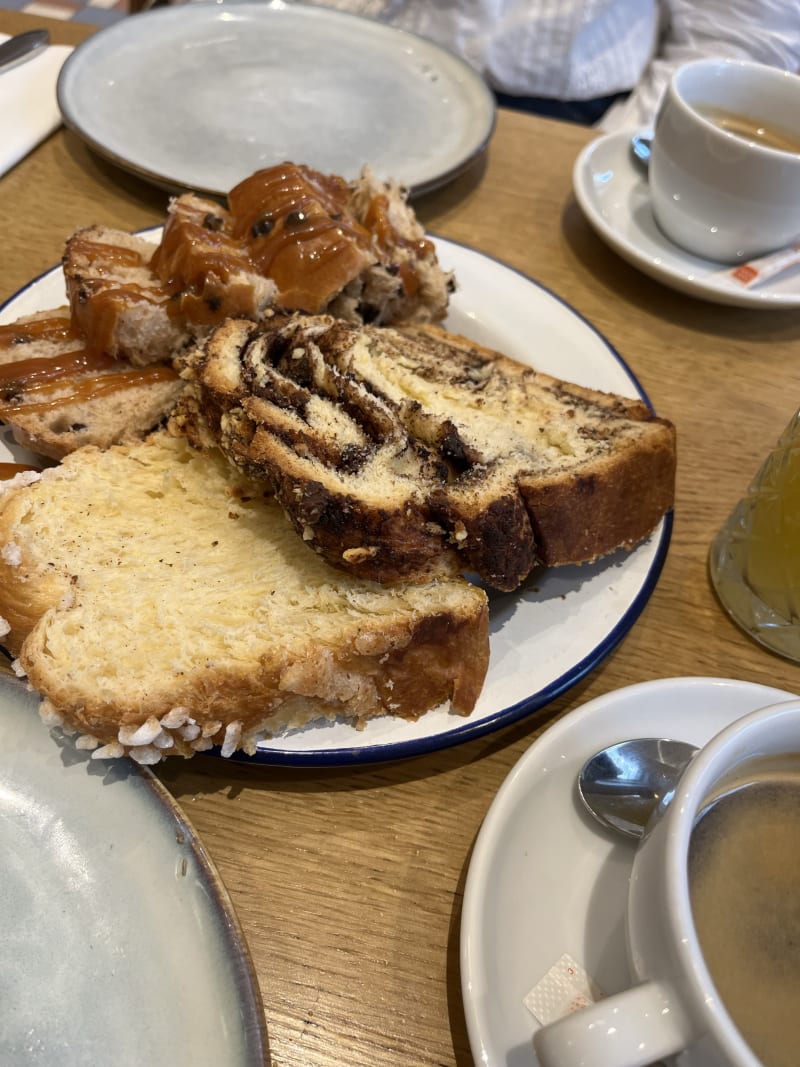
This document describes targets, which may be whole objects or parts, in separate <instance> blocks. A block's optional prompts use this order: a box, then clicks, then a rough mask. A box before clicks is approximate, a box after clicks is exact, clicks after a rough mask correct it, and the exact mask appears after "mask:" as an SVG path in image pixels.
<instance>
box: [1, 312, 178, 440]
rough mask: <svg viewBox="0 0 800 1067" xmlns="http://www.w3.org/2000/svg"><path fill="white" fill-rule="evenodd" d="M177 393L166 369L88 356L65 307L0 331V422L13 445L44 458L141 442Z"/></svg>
mask: <svg viewBox="0 0 800 1067" xmlns="http://www.w3.org/2000/svg"><path fill="white" fill-rule="evenodd" d="M182 389H183V383H182V382H181V381H180V379H179V378H178V375H177V373H176V372H175V371H174V370H173V369H172V367H169V366H164V365H154V366H149V367H133V366H131V364H130V363H127V362H125V361H123V360H117V359H114V358H112V357H111V356H108V355H104V354H99V355H93V354H90V353H89V352H87V351H86V348H85V342H84V340H83V338H82V337H81V336H80V334H79V332H78V331H77V330H76V328H75V324H74V322H73V320H72V317H71V314H70V310H69V308H66V307H62V308H54V309H53V310H50V311H43V312H39V313H37V314H35V315H29V316H25V317H23V318H20V319H17V321H16V322H13V323H10V324H9V325H5V326H0V421H2V422H6V423H8V424H9V425H10V427H11V430H12V433H13V435H14V439H15V440H16V441H17V442H18V444H21V445H23V446H25V447H26V448H30V449H31V450H32V451H34V452H38V453H39V454H40V455H43V456H48V457H49V458H51V459H61V457H62V456H65V455H67V454H68V453H69V452H72V451H74V450H75V449H76V448H81V447H83V446H84V445H87V444H92V445H97V446H98V447H100V448H108V447H109V445H112V444H116V443H117V442H120V441H124V440H132V439H136V438H142V437H145V436H146V435H147V434H149V433H151V432H152V431H153V430H154V429H155V428H156V427H157V426H159V425H160V424H161V423H163V422H165V420H166V418H167V416H168V415H169V413H170V411H171V410H172V408H173V407H174V405H175V402H176V401H177V399H178V396H179V395H180V393H181V391H182Z"/></svg>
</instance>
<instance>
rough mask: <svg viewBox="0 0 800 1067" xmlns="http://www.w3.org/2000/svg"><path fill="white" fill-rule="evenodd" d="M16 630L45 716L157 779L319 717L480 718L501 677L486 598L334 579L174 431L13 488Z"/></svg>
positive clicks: (6, 540) (9, 560) (10, 602)
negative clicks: (162, 767) (491, 649)
mask: <svg viewBox="0 0 800 1067" xmlns="http://www.w3.org/2000/svg"><path fill="white" fill-rule="evenodd" d="M0 616H2V620H0V633H2V634H3V636H2V637H0V642H2V643H3V644H4V645H6V646H7V647H8V648H9V649H10V650H11V651H12V653H13V654H15V655H17V656H18V664H19V669H20V670H21V671H24V672H25V673H26V674H27V676H28V679H29V681H30V683H31V685H32V686H33V687H34V688H35V689H37V690H38V691H39V692H40V693H41V694H42V695H43V697H44V700H43V704H42V712H43V717H44V718H45V720H46V721H47V722H48V723H52V724H61V725H63V726H64V727H65V728H66V729H67V730H73V731H77V732H78V733H79V734H80V735H81V738H80V739H79V741H78V745H79V746H80V747H82V748H93V749H94V750H95V755H96V756H99V757H101V758H105V757H113V756H119V755H122V754H129V755H131V756H133V757H134V758H135V759H137V760H139V761H140V762H143V763H153V762H157V761H158V760H160V759H161V758H162V757H163V756H166V755H182V756H191V755H193V754H194V753H195V752H201V751H203V750H205V749H208V748H211V747H212V746H213V745H220V746H221V747H222V754H223V755H231V754H232V753H233V752H234V751H236V750H237V749H243V750H244V751H246V752H250V753H252V752H253V751H254V749H255V746H256V744H257V742H258V740H259V739H260V738H262V737H264V736H267V735H270V734H274V733H278V732H279V731H281V730H282V729H284V728H286V727H297V726H302V725H303V724H305V723H308V722H310V721H313V720H315V719H319V718H333V717H336V716H340V717H342V718H343V719H345V720H347V721H349V722H351V723H352V724H353V725H354V726H359V725H361V724H363V723H365V722H366V721H367V720H369V719H371V718H372V717H374V716H377V715H397V716H402V717H405V718H409V719H413V718H416V717H418V716H420V715H422V714H423V713H424V712H426V711H428V710H429V709H430V708H432V707H435V706H438V705H440V704H442V703H444V702H447V701H450V702H451V705H452V708H453V709H454V710H455V711H456V712H459V713H461V714H468V713H469V712H470V711H471V710H472V708H473V705H474V703H475V701H476V699H477V696H478V694H479V692H480V689H481V686H482V684H483V680H484V676H485V672H486V668H487V664H488V612H487V603H486V596H485V594H484V593H483V591H482V590H480V589H478V588H476V587H475V586H472V585H470V584H469V583H468V582H466V581H464V580H463V579H461V578H455V579H445V580H442V581H433V582H430V583H427V584H423V585H409V586H396V587H394V588H392V589H391V590H389V589H385V588H383V587H381V586H379V585H376V584H374V583H371V582H365V581H363V580H360V579H358V578H354V577H351V576H349V575H346V574H342V573H341V572H338V571H335V570H333V569H332V568H330V567H329V566H328V565H327V564H326V563H325V562H324V561H323V560H322V559H321V558H320V557H318V556H316V555H315V554H314V553H312V552H308V551H307V550H306V549H305V547H304V546H303V544H302V542H301V541H300V539H299V538H297V537H296V535H295V534H294V531H293V530H292V528H291V526H290V525H289V523H288V522H287V521H286V519H285V516H284V515H283V513H282V511H281V509H280V507H279V506H278V505H277V504H276V503H275V502H274V501H272V500H270V499H267V498H265V497H264V495H263V488H259V487H256V486H254V485H253V484H252V483H250V482H248V480H247V479H246V478H244V477H243V476H242V475H241V474H239V473H238V472H237V471H236V470H235V469H234V468H233V466H232V465H231V464H229V463H228V462H227V461H226V460H225V459H224V458H223V457H222V456H220V454H219V453H218V452H216V451H214V452H211V453H205V454H204V453H200V452H198V451H196V450H194V449H192V448H191V447H190V445H189V444H188V442H187V441H186V440H185V439H182V438H174V437H171V436H170V435H168V434H166V433H160V434H156V435H154V436H153V437H152V438H151V439H149V440H148V441H146V442H139V443H137V444H134V445H129V446H115V447H113V448H111V449H108V450H106V451H99V450H97V449H94V448H84V449H81V450H80V451H78V452H74V453H73V454H72V455H70V456H68V457H67V458H66V459H65V460H64V461H63V463H62V464H61V465H60V466H58V467H53V468H50V469H49V470H46V471H44V472H43V473H42V474H41V476H37V475H32V474H22V475H18V476H17V478H15V479H13V480H12V481H10V482H8V483H4V484H3V486H0Z"/></svg>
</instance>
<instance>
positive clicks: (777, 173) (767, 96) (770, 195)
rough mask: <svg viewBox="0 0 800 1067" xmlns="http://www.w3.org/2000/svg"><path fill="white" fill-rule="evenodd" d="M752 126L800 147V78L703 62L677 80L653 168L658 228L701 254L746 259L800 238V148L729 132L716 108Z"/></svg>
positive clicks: (665, 105)
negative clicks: (781, 135)
mask: <svg viewBox="0 0 800 1067" xmlns="http://www.w3.org/2000/svg"><path fill="white" fill-rule="evenodd" d="M711 109H714V110H719V111H724V112H727V113H729V114H732V115H738V116H743V117H745V118H747V119H750V120H753V122H754V123H755V124H756V125H757V126H762V127H765V128H768V129H769V128H774V129H775V130H776V131H781V132H783V133H785V134H787V135H788V136H789V138H790V140H791V142H795V141H796V143H797V145H798V146H800V76H798V75H797V74H792V73H789V72H788V71H782V70H778V69H776V68H774V67H767V66H763V65H762V64H759V63H750V62H746V61H742V60H733V59H728V60H726V59H700V60H696V61H694V62H691V63H687V64H686V65H685V66H683V67H681V68H680V69H679V70H678V71H676V73H675V74H674V75H673V77H672V79H671V81H670V83H669V86H668V88H667V90H666V92H665V94H664V98H663V100H662V103H661V106H660V109H659V112H658V115H657V118H656V124H655V133H654V138H653V146H652V154H651V158H650V165H649V184H650V193H651V198H652V206H653V213H654V215H655V218H656V222H657V223H658V225H659V227H660V228H661V230H662V231H663V232H664V233H665V234H666V236H667V237H669V238H670V239H671V240H672V241H674V242H675V243H676V244H678V245H680V246H681V247H682V248H684V249H686V250H687V251H688V252H691V253H693V254H694V255H697V256H701V257H703V258H704V259H711V260H716V261H719V262H722V263H736V262H743V261H746V260H747V259H750V258H752V257H754V256H758V255H761V254H763V253H765V252H771V251H774V250H775V249H777V248H782V247H783V246H785V245H788V244H791V243H792V242H793V241H795V240H796V239H797V238H798V237H800V151H784V150H780V149H776V148H770V147H765V146H764V145H763V144H761V143H758V141H757V139H756V138H754V137H752V138H748V136H747V135H741V136H740V135H739V134H735V133H731V132H727V131H726V130H725V129H723V128H722V127H721V126H720V125H717V124H716V122H715V121H712V119H711V118H709V117H708V112H709V110H711Z"/></svg>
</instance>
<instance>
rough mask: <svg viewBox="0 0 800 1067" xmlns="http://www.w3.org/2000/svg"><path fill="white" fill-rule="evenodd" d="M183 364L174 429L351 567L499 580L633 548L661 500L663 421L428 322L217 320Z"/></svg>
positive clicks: (664, 483) (670, 472) (361, 571)
mask: <svg viewBox="0 0 800 1067" xmlns="http://www.w3.org/2000/svg"><path fill="white" fill-rule="evenodd" d="M187 361H188V368H187V371H186V374H187V376H188V377H189V378H190V379H192V382H191V385H190V393H191V395H192V411H193V416H192V419H189V420H186V421H185V422H184V425H187V424H188V423H190V422H192V421H193V423H194V426H195V427H197V426H198V425H199V423H200V422H205V424H206V426H207V428H208V430H209V431H210V433H211V435H212V437H214V438H215V439H216V440H218V441H219V443H220V445H221V447H222V449H223V450H224V451H225V452H226V454H227V455H228V456H229V458H230V459H231V460H232V461H233V462H234V463H236V464H237V465H238V466H239V467H240V468H241V469H242V470H244V471H246V472H247V473H248V475H249V476H250V477H254V478H261V479H263V480H264V481H265V483H266V484H267V485H268V486H269V488H270V490H271V491H272V492H274V494H275V496H276V497H277V499H278V500H279V501H280V503H281V504H282V506H283V507H284V508H285V510H286V512H287V514H288V515H289V517H290V519H291V521H292V523H293V524H294V526H295V529H296V530H297V532H298V533H299V534H300V535H301V536H302V537H303V538H304V540H305V541H306V543H307V544H308V545H309V547H311V548H313V549H314V550H315V551H317V552H319V553H320V554H321V555H322V556H323V557H324V558H325V559H326V560H328V562H330V563H331V564H333V565H334V566H337V567H339V568H341V569H344V570H347V571H349V572H350V573H353V574H357V575H359V576H360V577H363V578H368V579H370V580H374V581H379V582H383V583H386V584H391V583H392V582H396V581H409V580H419V579H426V578H427V577H429V576H430V575H431V574H432V573H441V572H450V573H452V572H453V571H455V570H461V571H464V572H475V573H477V574H478V575H480V577H481V578H482V579H483V580H484V581H486V582H487V583H489V584H490V585H492V586H495V587H496V588H499V589H503V590H512V589H514V588H516V587H517V586H518V585H519V584H520V583H521V582H522V581H523V580H524V579H525V578H526V576H527V575H528V574H529V573H530V572H531V570H532V568H533V567H534V566H536V565H537V564H539V563H542V564H546V565H557V564H565V563H582V562H587V561H590V560H593V559H595V558H597V557H598V556H600V555H603V554H605V553H607V552H610V551H612V550H613V549H615V548H618V547H621V546H630V545H633V544H635V543H636V542H638V541H640V540H641V539H642V538H644V537H646V536H647V535H648V534H649V533H650V532H651V531H652V530H653V528H654V527H655V526H656V525H657V523H658V522H659V520H660V519H661V517H662V516H663V514H664V512H665V511H666V510H668V509H669V507H671V505H672V500H673V493H674V476H675V433H674V427H673V426H672V425H671V423H669V422H667V421H666V420H664V419H658V418H656V417H655V416H654V415H653V414H652V412H651V411H650V410H649V408H648V407H647V406H646V405H645V404H644V403H643V402H642V401H640V400H637V399H629V398H626V397H621V396H616V395H612V394H606V393H601V392H597V391H595V390H591V389H586V388H583V387H581V386H578V385H572V384H570V383H566V382H562V381H559V380H558V379H556V378H553V377H551V376H549V375H546V374H542V373H539V372H537V371H534V370H533V369H531V368H530V367H528V366H524V365H522V364H519V363H517V362H515V361H513V360H511V359H509V358H507V357H506V356H503V355H501V354H499V353H496V352H493V351H491V350H489V349H487V348H485V347H482V346H480V345H477V344H475V343H473V342H471V341H468V340H467V339H466V338H463V337H458V336H455V335H451V334H448V333H447V332H445V331H444V330H442V329H440V328H438V327H435V326H421V327H414V328H408V329H403V330H393V329H376V328H372V327H360V328H359V327H353V326H352V325H350V324H347V323H343V322H337V321H334V320H333V319H331V318H329V317H325V316H317V317H294V318H290V319H288V320H286V321H282V322H280V323H277V324H275V325H274V326H273V327H271V328H266V329H264V328H254V327H252V326H251V325H247V324H242V323H235V322H229V323H226V324H224V325H223V326H222V327H220V328H219V329H218V330H216V331H215V332H214V334H213V335H212V336H211V337H210V338H209V339H208V341H207V342H206V344H205V345H204V346H201V347H199V348H197V349H194V350H192V352H191V353H189V354H188V357H187ZM198 410H199V412H200V416H201V418H200V419H199V421H198V416H197V412H198ZM190 432H191V431H190ZM195 432H197V433H201V434H202V432H201V431H200V430H197V429H195Z"/></svg>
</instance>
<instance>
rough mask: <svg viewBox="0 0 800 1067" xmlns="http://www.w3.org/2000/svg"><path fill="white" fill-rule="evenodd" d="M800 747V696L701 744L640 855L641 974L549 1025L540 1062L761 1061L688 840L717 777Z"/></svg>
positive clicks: (538, 1043)
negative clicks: (707, 920)
mask: <svg viewBox="0 0 800 1067" xmlns="http://www.w3.org/2000/svg"><path fill="white" fill-rule="evenodd" d="M786 753H800V699H798V700H791V701H787V702H785V703H781V704H773V705H771V706H769V707H767V708H762V709H760V710H758V711H755V712H752V713H751V714H749V715H746V716H745V717H744V718H741V719H739V720H737V721H736V722H735V723H733V724H732V725H731V726H729V727H727V728H726V729H725V730H723V731H722V732H721V733H719V734H717V735H716V737H714V738H713V739H712V740H711V741H710V742H709V743H708V744H707V745H705V746H704V747H703V748H701V749H700V751H699V752H698V753H697V755H696V756H695V758H694V759H693V760H692V762H691V763H690V765H689V767H688V769H687V770H686V771H685V772H684V775H683V777H682V778H681V780H680V783H679V784H678V787H677V789H676V791H675V795H674V797H673V798H672V800H671V802H670V803H669V806H668V807H667V808H666V810H665V811H663V812H661V813H658V814H657V816H656V817H655V818H654V819H653V820H652V821H651V823H650V825H649V826H648V828H647V832H646V833H645V835H644V837H643V839H642V841H641V843H640V844H639V846H638V848H637V850H636V853H635V856H634V861H633V868H632V872H631V879H630V883H629V893H628V908H627V916H626V932H627V937H628V955H629V964H630V969H631V973H632V976H633V978H634V979H635V980H636V981H637V982H638V983H639V984H637V985H634V986H633V987H632V988H631V989H629V990H626V991H625V992H622V993H618V994H615V995H613V996H610V997H607V998H606V999H604V1000H600V1001H598V1002H597V1003H596V1004H593V1005H591V1006H590V1007H588V1008H583V1009H581V1010H580V1011H576V1012H574V1013H573V1014H571V1015H568V1016H566V1017H565V1018H563V1019H559V1020H558V1021H556V1022H554V1023H551V1024H549V1025H548V1026H545V1027H542V1029H540V1030H538V1031H537V1032H536V1034H535V1035H534V1038H533V1044H534V1048H535V1051H536V1055H537V1057H538V1060H539V1064H540V1067H645V1065H647V1064H652V1063H653V1062H654V1061H656V1060H661V1059H663V1058H665V1057H669V1056H673V1055H676V1054H678V1053H681V1052H683V1053H684V1057H683V1058H681V1061H680V1062H681V1063H682V1064H683V1063H686V1064H687V1067H688V1065H689V1064H691V1065H692V1067H700V1065H702V1067H762V1064H761V1061H760V1060H759V1059H758V1057H757V1056H756V1055H755V1053H754V1052H753V1051H752V1050H751V1048H750V1046H749V1045H748V1044H747V1043H746V1042H745V1040H744V1038H743V1037H742V1035H741V1034H740V1033H739V1030H738V1029H737V1027H736V1025H735V1024H734V1022H733V1021H732V1019H731V1017H730V1015H729V1014H728V1011H727V1009H726V1008H725V1005H724V1004H723V1003H722V1001H721V1000H720V997H719V994H718V992H717V990H716V988H715V986H714V983H713V981H712V978H711V975H710V973H709V970H708V967H707V966H706V963H705V961H704V958H703V954H702V951H701V948H700V943H699V940H698V935H697V932H696V929H695V925H694V921H693V918H692V909H691V904H690V891H689V872H688V857H689V841H690V838H691V836H692V831H693V829H694V827H695V824H696V822H697V820H698V815H699V814H700V813H701V812H702V810H703V805H704V802H705V801H706V800H707V798H708V797H709V795H710V794H712V793H713V790H714V786H715V785H716V784H717V783H719V782H720V781H721V780H722V779H725V778H726V777H727V776H728V775H729V774H730V772H731V770H732V769H733V768H734V767H736V766H737V765H739V764H741V763H743V762H747V761H748V760H750V759H753V758H756V757H758V758H761V757H769V756H772V755H784V754H786Z"/></svg>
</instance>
